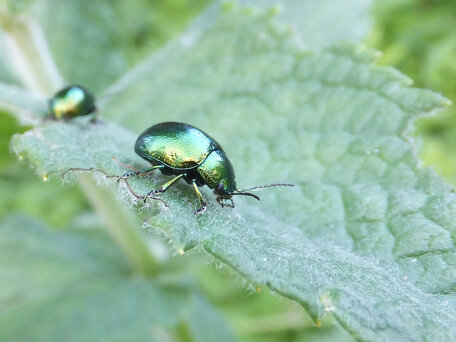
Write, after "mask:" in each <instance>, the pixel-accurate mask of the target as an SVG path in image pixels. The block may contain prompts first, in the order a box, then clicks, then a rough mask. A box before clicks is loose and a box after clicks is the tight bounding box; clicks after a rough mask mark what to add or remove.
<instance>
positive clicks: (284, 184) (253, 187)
mask: <svg viewBox="0 0 456 342" xmlns="http://www.w3.org/2000/svg"><path fill="white" fill-rule="evenodd" d="M273 186H295V185H294V184H289V183H275V184H265V185H258V186H252V187H250V188H247V189H243V190H240V192H245V191H250V190H255V189H264V188H272V187H273Z"/></svg>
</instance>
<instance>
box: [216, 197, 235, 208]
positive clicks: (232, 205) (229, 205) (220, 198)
mask: <svg viewBox="0 0 456 342" xmlns="http://www.w3.org/2000/svg"><path fill="white" fill-rule="evenodd" d="M216 199H217V202H218V203H219V204H220V206H221V207H222V208H224V207H228V208H234V201H233V199H232V198H230V199H229V200H230V202H231V203H230V204H228V203H226V200H225V199H223V198H222V197H220V196H217V198H216Z"/></svg>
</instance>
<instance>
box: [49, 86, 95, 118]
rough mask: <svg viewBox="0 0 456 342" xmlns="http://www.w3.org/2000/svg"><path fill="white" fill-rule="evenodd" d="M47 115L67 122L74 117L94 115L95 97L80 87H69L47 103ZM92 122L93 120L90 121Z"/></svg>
mask: <svg viewBox="0 0 456 342" xmlns="http://www.w3.org/2000/svg"><path fill="white" fill-rule="evenodd" d="M48 104H49V114H50V117H51V118H52V119H55V120H65V121H66V120H69V119H72V118H74V117H76V116H82V115H89V114H92V113H96V110H97V107H96V106H95V97H94V96H93V95H92V93H91V92H90V91H88V90H87V89H86V88H84V87H82V86H80V85H70V86H67V87H65V88H63V89H62V90H59V91H58V92H57V93H56V94H55V95H54V96H53V97H52V98H51V99H49V101H48ZM92 120H94V119H92Z"/></svg>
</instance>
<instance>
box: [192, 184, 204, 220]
mask: <svg viewBox="0 0 456 342" xmlns="http://www.w3.org/2000/svg"><path fill="white" fill-rule="evenodd" d="M193 188H194V189H195V192H196V195H197V196H198V200H199V202H200V208H199V209H198V210H197V211H195V215H198V214H202V213H204V212H205V211H206V206H207V204H206V201H205V200H204V197H203V195H201V192H200V191H199V189H198V185H196V182H195V181H194V180H193Z"/></svg>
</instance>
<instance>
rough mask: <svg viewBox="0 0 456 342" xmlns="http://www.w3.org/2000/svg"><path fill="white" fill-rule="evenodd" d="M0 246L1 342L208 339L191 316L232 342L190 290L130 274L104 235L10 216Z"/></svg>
mask: <svg viewBox="0 0 456 342" xmlns="http://www.w3.org/2000/svg"><path fill="white" fill-rule="evenodd" d="M92 234H94V233H92ZM0 247H1V248H0V282H1V284H2V286H1V289H0V304H1V305H0V337H1V339H2V340H4V341H13V340H14V341H31V340H33V341H63V340H64V341H113V340H122V341H127V340H128V341H145V340H160V336H162V335H163V334H168V335H174V334H175V333H176V332H177V331H178V329H179V328H180V326H185V327H187V328H186V329H187V330H188V331H189V333H190V336H191V337H192V338H194V339H195V341H209V340H212V338H213V333H212V332H211V331H210V330H206V329H205V328H203V327H200V326H198V325H195V322H194V316H195V313H197V314H198V316H199V317H200V319H201V320H204V321H208V320H210V321H211V322H212V323H213V327H214V329H215V328H217V329H218V338H217V340H220V341H222V340H223V341H231V340H232V339H233V338H232V335H231V333H230V332H229V331H228V330H227V328H226V326H225V325H224V324H223V321H222V320H221V319H220V316H219V315H218V314H217V313H216V312H214V310H213V309H212V308H211V307H210V306H209V305H208V304H207V303H206V302H205V300H204V299H202V298H201V296H199V295H198V294H197V293H196V292H195V291H194V289H192V287H191V286H186V285H173V284H170V283H165V282H163V281H160V280H151V279H147V278H141V277H137V276H134V275H131V274H130V270H129V267H128V265H127V264H126V262H125V260H124V258H123V257H122V255H121V254H120V252H118V251H117V249H116V248H115V247H114V246H113V244H112V242H111V241H110V240H108V239H107V238H106V237H105V236H98V235H93V236H91V234H88V233H87V232H86V233H81V232H79V233H76V232H75V233H68V232H66V233H63V232H55V231H52V230H50V229H48V228H46V227H44V226H43V225H42V224H40V223H37V222H35V221H32V220H30V219H26V218H23V217H18V216H11V217H8V218H7V219H5V220H3V221H2V222H1V223H0ZM76 322H77V323H76ZM75 324H77V325H78V326H80V327H83V328H82V329H75V328H76V325H75Z"/></svg>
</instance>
